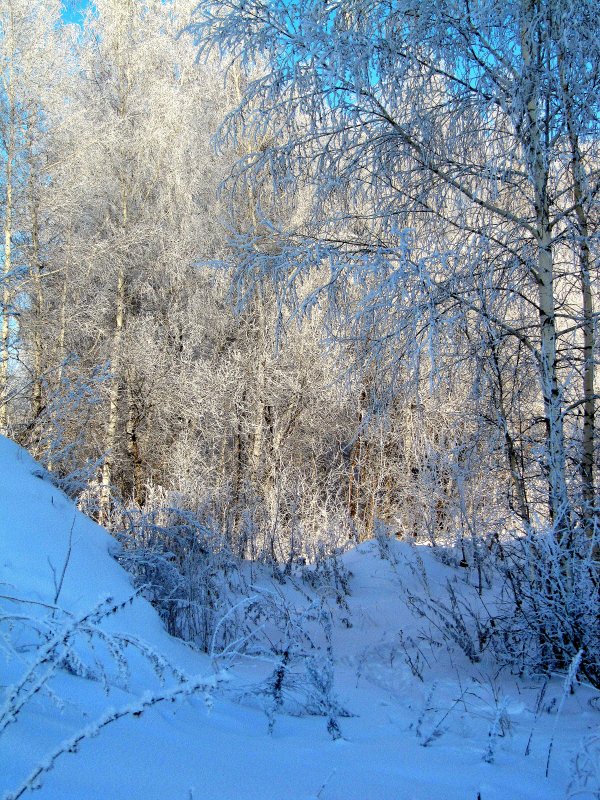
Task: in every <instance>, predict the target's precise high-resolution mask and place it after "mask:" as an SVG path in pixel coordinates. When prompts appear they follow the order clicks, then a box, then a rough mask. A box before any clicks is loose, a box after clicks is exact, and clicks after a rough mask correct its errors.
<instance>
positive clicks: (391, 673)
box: [0, 439, 600, 800]
mask: <svg viewBox="0 0 600 800" xmlns="http://www.w3.org/2000/svg"><path fill="white" fill-rule="evenodd" d="M0 474H1V475H2V480H1V481H0V595H1V598H0V709H1V710H0V796H3V795H6V796H10V795H11V793H13V792H15V790H17V789H18V788H19V787H20V786H21V785H22V784H23V782H24V781H25V779H26V778H27V776H28V775H30V774H31V773H32V771H34V770H35V768H36V766H37V765H40V764H42V765H47V766H48V768H47V769H46V768H44V769H43V770H42V772H41V776H40V778H41V786H40V788H39V789H38V791H36V793H35V794H36V796H38V797H39V798H40V800H43V798H56V799H57V800H58V798H60V800H70V799H72V798H80V799H85V800H93V799H94V798H99V799H100V798H101V799H102V800H117V799H118V798H127V800H137V799H138V798H139V800H142V798H143V800H178V799H179V798H180V799H181V800H191V799H194V800H200V799H201V800H235V799H236V798H240V800H251V799H252V800H254V799H255V800H315V798H319V800H411V799H413V798H414V800H477V798H480V800H520V799H522V800H526V799H527V800H531V799H532V798H540V800H552V798H564V797H567V796H569V795H570V794H571V795H572V796H574V797H577V798H593V797H598V796H599V795H598V793H597V792H598V787H597V786H596V787H595V788H594V787H593V785H592V784H590V785H589V787H588V789H587V790H586V791H579V790H580V789H581V783H577V782H575V783H572V777H573V766H572V764H573V758H574V756H575V755H576V754H577V752H579V751H580V749H581V742H582V740H583V739H584V737H586V736H589V734H590V733H591V732H592V731H594V730H597V729H598V725H599V723H600V702H599V695H598V692H596V691H594V690H593V689H591V688H589V687H586V686H577V687H576V689H575V692H574V693H573V694H567V695H564V692H563V680H562V679H561V678H560V676H557V677H556V678H555V679H552V680H551V681H549V682H546V681H544V680H542V679H536V678H531V677H529V678H519V677H516V676H513V675H511V674H510V673H509V672H508V671H502V672H500V674H498V669H497V667H496V666H495V665H494V664H493V663H491V661H486V659H485V658H484V659H482V661H480V662H479V663H475V664H472V663H470V662H469V661H468V659H467V658H466V656H465V655H464V654H463V653H462V652H461V651H460V650H459V649H458V648H456V647H454V646H451V645H450V644H447V643H444V641H443V638H442V637H441V636H439V637H437V639H438V640H439V641H441V642H442V644H441V646H440V645H438V644H435V642H434V641H433V640H431V639H428V637H423V636H422V634H423V633H424V632H425V631H426V627H424V626H425V624H426V623H425V622H424V620H423V619H422V618H421V619H419V618H415V617H414V616H413V615H412V614H411V613H410V612H409V611H408V610H407V607H406V605H405V603H404V601H403V599H402V597H403V594H404V591H405V590H406V588H407V587H408V588H409V589H410V588H411V587H412V590H413V591H414V592H417V591H419V590H420V589H419V581H418V579H417V575H418V574H419V571H420V565H421V564H422V565H424V567H425V568H426V572H427V580H428V584H429V590H430V594H431V596H432V597H434V598H435V596H436V592H439V593H440V597H441V596H442V595H444V589H443V586H444V585H445V584H446V581H447V580H448V579H450V581H451V582H452V585H454V586H455V587H456V589H457V592H459V593H460V592H461V591H463V588H464V590H465V591H468V590H467V588H466V587H464V584H463V577H464V576H463V575H462V574H461V572H460V571H456V570H452V569H451V568H449V567H445V566H443V565H441V564H440V563H439V562H437V561H435V560H434V559H433V557H432V554H431V553H430V551H429V550H428V549H427V548H414V547H413V548H411V547H408V546H406V545H402V544H400V543H397V542H390V543H389V548H390V550H389V554H388V555H390V556H391V557H388V558H383V557H382V553H381V551H380V547H379V545H378V544H377V543H376V542H369V543H366V544H363V545H361V546H360V547H358V548H357V549H355V550H354V551H352V552H350V553H348V554H346V555H345V556H344V557H343V566H344V567H345V568H346V569H347V570H348V571H349V572H350V577H349V588H350V595H349V596H348V597H347V598H346V602H347V604H348V608H347V609H344V608H341V607H340V606H339V605H338V604H337V603H336V602H335V599H334V598H333V597H332V598H331V599H330V600H329V601H326V604H327V602H328V603H329V605H330V609H331V612H332V619H333V628H332V631H331V637H330V644H331V649H330V655H331V656H332V657H333V661H334V665H335V668H334V692H335V697H336V707H337V708H338V710H339V709H344V710H345V711H347V712H348V713H349V716H337V717H336V719H337V723H338V724H339V728H340V731H341V737H338V738H334V737H333V736H332V735H330V732H328V724H327V723H328V718H327V717H323V716H312V715H303V716H292V715H290V714H286V713H284V710H285V708H288V705H286V704H284V705H283V709H284V710H282V709H277V708H275V711H274V716H272V717H271V721H273V720H274V724H271V725H270V724H269V715H268V714H267V713H265V708H266V709H267V710H268V703H269V701H268V697H265V696H264V695H262V694H261V693H260V692H259V691H253V689H252V687H253V686H255V687H256V686H259V684H260V681H261V679H262V678H263V677H264V674H265V670H267V673H268V671H269V670H270V669H271V668H272V665H271V666H269V665H268V664H266V665H265V664H263V663H255V662H248V661H247V660H239V659H238V660H236V661H234V662H233V663H232V664H231V663H229V662H228V663H227V672H226V674H224V673H223V672H220V673H219V672H217V673H216V672H215V670H217V669H219V668H222V667H223V663H221V664H220V666H219V665H215V662H213V661H211V660H210V659H209V658H208V657H207V656H205V655H203V654H200V653H197V652H195V651H194V650H193V649H191V648H190V647H188V646H186V645H185V644H183V643H182V642H180V641H177V640H174V639H173V638H171V637H170V636H168V635H167V633H166V632H165V631H164V629H163V627H162V625H161V622H160V620H159V619H158V617H157V615H156V614H155V612H154V610H153V609H152V608H151V607H150V605H148V603H146V602H145V601H144V600H143V599H141V598H140V597H135V598H134V599H133V600H132V601H131V602H125V601H129V599H130V598H132V596H133V595H134V591H133V589H132V584H131V581H130V578H129V576H128V575H127V574H126V573H125V572H124V571H123V570H122V569H121V567H120V566H119V565H118V564H117V563H116V561H115V560H114V558H113V557H112V555H111V550H114V541H113V540H112V539H111V537H110V536H109V535H108V534H106V533H105V532H104V531H103V530H102V529H100V528H99V527H98V526H97V525H95V524H94V523H93V522H91V521H90V520H88V519H87V518H86V517H84V516H83V515H81V514H80V513H79V512H78V511H76V510H75V508H74V506H73V504H72V503H71V502H70V501H69V500H68V499H67V498H66V497H65V496H64V495H63V494H62V493H61V492H60V491H59V490H58V489H56V488H55V487H54V486H53V485H52V483H51V482H50V481H49V479H48V476H47V475H45V473H44V472H43V470H42V469H41V468H40V467H39V466H38V465H36V463H35V462H34V461H33V460H32V459H31V458H30V457H29V456H28V455H27V454H26V453H25V452H24V451H23V450H22V449H20V448H19V447H18V446H17V445H15V444H13V443H11V442H9V441H8V440H5V439H1V440H0ZM411 564H412V565H413V569H411V567H410V565H411ZM269 580H270V579H269V577H268V574H267V573H266V572H264V573H262V577H261V578H260V581H259V583H260V584H261V587H262V591H264V592H269V591H271V592H272V593H273V597H277V598H278V602H281V603H284V604H286V607H287V608H292V607H300V606H302V604H304V605H305V606H307V605H310V603H311V601H312V600H314V599H316V595H315V594H314V592H313V590H312V589H310V588H309V586H308V584H306V583H305V582H304V583H300V579H299V578H296V579H295V580H293V581H288V582H287V583H286V584H285V585H281V584H280V583H279V582H273V584H272V585H270V584H269ZM109 596H110V597H111V598H112V600H111V601H110V602H107V601H106V598H107V597H109ZM444 596H445V595H444ZM100 601H104V605H103V606H102V609H101V610H97V611H96V612H94V613H92V615H91V616H86V614H89V612H92V610H93V609H94V608H96V607H97V605H98V603H99V602H100ZM121 603H125V605H124V607H123V608H120V609H118V610H117V611H115V612H114V613H112V612H111V613H108V609H112V608H113V607H116V606H119V605H120V604H121ZM105 612H106V615H105ZM77 620H79V622H76V621H77ZM76 630H77V631H79V632H75V631H76ZM325 630H326V626H325V627H322V626H321V627H319V626H318V625H317V626H316V628H315V630H314V631H313V639H314V641H316V643H317V645H320V646H321V647H322V648H323V650H324V651H325V649H326V639H327V637H325V635H324V631H325ZM86 631H87V633H86ZM319 637H320V638H319ZM44 653H47V657H46V658H43V657H41V654H42V655H43V654H44ZM61 653H62V656H63V657H62V659H59V662H60V664H61V666H60V668H58V669H55V668H54V666H53V661H56V660H57V656H58V655H60V654H61ZM325 655H326V653H325ZM162 657H164V659H166V661H168V662H169V664H170V665H173V666H174V667H176V668H172V667H170V666H167V665H166V663H165V662H163V661H162V660H161V659H162ZM78 658H79V660H78ZM310 658H313V661H312V662H311V663H312V664H313V668H318V665H319V663H321V662H319V660H318V652H316V651H315V654H314V656H312V655H311V656H310ZM310 658H309V660H310ZM322 663H323V664H325V660H324V661H323V662H322ZM32 665H34V668H33V669H32ZM181 672H184V673H185V674H186V676H189V677H190V678H191V679H192V680H194V681H196V683H198V684H201V685H202V688H200V689H199V690H198V691H197V692H195V693H193V694H188V693H187V688H186V687H188V686H189V684H187V683H186V682H185V681H184V679H183V677H182V675H181ZM161 680H162V683H161ZM148 692H149V693H154V694H155V695H160V694H161V693H162V694H166V695H169V693H170V692H178V693H181V694H183V695H184V696H183V697H182V698H180V699H178V700H177V702H174V703H170V702H162V703H159V704H157V705H155V706H153V707H151V708H145V709H142V707H141V705H140V698H141V697H142V696H143V695H144V694H145V693H148ZM145 696H146V697H148V695H147V694H146V695H145ZM236 698H237V699H236ZM289 708H291V707H289ZM332 708H333V706H332ZM108 709H115V710H117V711H118V710H119V709H128V710H129V712H130V713H127V714H126V715H125V716H124V717H123V718H121V719H119V720H117V721H114V722H110V723H108V724H106V725H105V726H104V727H102V728H101V729H100V730H99V731H97V730H96V728H97V724H96V722H97V720H99V719H102V718H103V715H106V713H107V710H108ZM134 712H135V713H134ZM138 712H143V713H138ZM558 712H560V713H558ZM104 719H107V717H104ZM80 731H84V733H85V735H84V736H83V737H82V738H81V741H80V742H79V743H78V746H77V747H76V748H75V747H73V749H76V750H77V752H73V753H72V752H65V753H61V754H60V755H58V756H57V757H56V759H55V761H54V762H53V764H52V766H51V768H50V762H49V758H48V756H49V754H51V753H53V752H58V751H59V750H60V749H61V748H60V743H61V742H64V741H67V740H69V739H72V737H73V736H74V735H75V734H77V733H78V732H80ZM94 731H95V732H96V734H97V735H95V736H92V735H91V734H92V733H93V732H94ZM549 751H550V760H549V768H548V777H546V775H545V773H546V768H547V763H548V755H549ZM526 753H527V754H526ZM34 783H35V782H34ZM569 787H570V788H569ZM575 792H577V793H576V794H575ZM595 792H596V793H595ZM23 796H25V797H28V796H31V791H30V790H29V789H28V790H27V791H25V793H24V795H23Z"/></svg>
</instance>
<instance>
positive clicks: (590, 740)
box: [567, 728, 600, 800]
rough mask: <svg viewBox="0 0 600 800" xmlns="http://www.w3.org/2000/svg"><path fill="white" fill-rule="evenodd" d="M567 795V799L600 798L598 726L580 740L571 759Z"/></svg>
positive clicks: (599, 737) (599, 733)
mask: <svg viewBox="0 0 600 800" xmlns="http://www.w3.org/2000/svg"><path fill="white" fill-rule="evenodd" d="M567 797H568V798H569V800H571V798H573V800H574V799H575V798H580V799H581V800H598V798H600V728H598V729H597V730H595V731H594V732H593V733H592V734H590V735H589V736H586V738H585V739H584V740H583V742H582V746H581V750H580V751H579V753H577V755H576V756H575V759H574V761H573V777H572V779H571V784H570V786H569V792H568V795H567Z"/></svg>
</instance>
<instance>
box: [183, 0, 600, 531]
mask: <svg viewBox="0 0 600 800" xmlns="http://www.w3.org/2000/svg"><path fill="white" fill-rule="evenodd" d="M596 11H597V5H596V3H594V2H586V3H583V4H581V3H577V4H575V3H572V2H570V1H569V0H515V2H509V3H504V2H503V3H498V2H495V1H494V0H489V1H487V0H482V1H481V2H476V3H463V2H460V1H455V0H451V1H449V2H442V3H439V2H435V3H434V2H431V3H429V2H418V3H416V2H413V0H398V1H395V2H392V3H388V2H381V3H379V2H377V3H370V4H365V3H360V2H359V3H354V2H353V3H348V4H346V3H341V4H334V5H332V4H330V3H327V2H322V0H314V2H309V3H294V2H292V3H288V2H287V1H286V2H283V1H282V2H269V3H263V2H259V0H256V2H249V3H248V2H243V3H242V2H239V3H238V2H232V3H219V2H205V3H203V4H201V6H200V8H199V10H198V17H197V23H196V24H195V25H194V26H193V27H192V29H193V30H194V31H195V32H196V33H197V34H198V36H199V40H200V41H201V44H202V46H203V47H204V48H205V49H210V48H211V47H216V48H219V50H220V51H221V52H225V53H229V54H231V56H232V57H233V58H234V59H237V60H238V61H239V62H240V63H241V64H242V66H244V67H246V68H247V69H248V68H250V69H254V68H258V69H260V70H261V72H260V74H259V75H258V77H254V78H253V79H252V80H251V81H250V83H249V85H248V89H247V91H246V94H245V98H244V100H243V101H242V103H241V104H240V107H239V109H238V111H237V112H236V114H235V115H234V116H233V118H232V124H231V126H230V128H229V130H230V132H231V135H232V136H234V137H235V136H236V135H239V131H240V126H241V129H242V131H246V132H247V131H248V129H250V130H252V131H253V132H254V135H255V136H256V137H257V141H259V140H260V141H261V142H267V143H266V144H263V146H262V147H261V148H260V149H259V150H258V149H257V150H256V151H255V152H254V154H253V155H252V156H251V157H247V158H245V159H244V161H243V162H241V164H240V166H239V168H238V170H237V174H236V180H237V182H240V181H244V180H246V181H248V182H250V183H252V182H256V181H257V180H258V179H264V175H265V174H266V173H268V174H270V175H272V176H273V179H274V180H275V181H276V182H278V185H279V187H280V190H281V191H284V190H285V191H286V192H287V193H288V194H290V193H293V192H299V191H300V187H301V186H305V185H306V184H309V185H310V186H311V187H312V189H313V191H314V194H313V197H314V200H313V202H312V208H311V214H310V215H309V218H308V224H306V220H304V221H303V222H301V223H300V224H298V225H297V226H295V227H291V228H289V229H288V230H287V231H286V234H287V247H284V248H281V249H280V251H279V253H272V254H269V255H268V256H264V255H263V256H261V257H260V258H256V257H255V254H254V253H253V252H252V248H251V247H250V246H249V245H248V246H246V247H243V248H242V252H243V255H244V262H243V269H244V273H245V275H246V276H249V275H252V274H255V273H256V272H257V271H259V272H262V273H267V272H268V273H270V274H271V275H272V276H273V279H274V281H275V282H276V283H277V284H278V286H279V288H280V289H281V291H282V292H285V293H287V295H288V296H289V295H290V293H291V291H292V290H291V286H292V285H293V282H294V278H295V277H297V276H299V275H304V274H305V273H306V271H308V270H310V269H314V268H316V267H318V268H322V267H323V265H327V267H328V270H329V275H328V278H327V281H326V282H325V283H324V284H323V288H324V289H327V290H328V293H329V297H330V299H331V298H333V299H334V300H335V301H336V307H337V308H340V307H344V308H345V319H344V322H345V323H347V325H346V327H345V332H344V335H346V336H347V335H348V327H349V328H350V329H351V330H350V333H351V335H353V336H359V337H361V338H362V340H363V341H365V342H368V344H369V347H368V352H369V354H375V355H376V356H377V358H378V360H379V362H380V363H382V361H385V360H386V359H387V363H388V364H389V365H391V368H390V374H391V375H392V377H393V372H394V365H397V364H398V363H399V359H400V358H401V354H402V355H409V356H411V357H412V358H413V363H415V364H416V363H419V360H420V359H421V357H422V355H423V353H427V356H428V357H429V358H430V360H431V364H432V369H433V370H434V371H435V369H436V366H435V363H434V362H438V363H439V362H440V361H441V358H440V356H441V353H440V347H441V346H442V345H443V343H444V341H446V340H447V336H448V335H449V336H450V338H451V339H455V338H456V336H458V335H459V333H460V331H461V327H462V332H463V333H466V334H467V335H469V334H470V333H472V332H473V331H474V325H475V327H476V328H477V329H478V330H477V334H478V337H479V339H478V343H477V344H476V345H474V349H475V350H478V351H479V353H481V351H483V350H484V349H485V348H486V347H488V348H489V347H491V348H492V349H493V348H494V347H495V348H498V347H499V346H502V348H503V351H504V353H505V354H508V347H504V345H503V344H502V343H503V342H505V341H506V342H511V344H510V347H511V348H512V350H513V353H515V348H516V350H518V351H519V352H522V353H524V354H525V358H526V360H527V361H528V362H529V364H530V366H531V369H532V370H533V371H534V374H535V376H536V381H537V387H538V393H537V397H536V398H533V399H532V402H531V404H530V405H529V407H528V408H527V410H526V412H525V413H526V415H527V418H528V419H527V420H526V421H525V422H524V424H525V427H527V428H528V429H529V430H530V431H531V430H532V426H533V428H535V429H536V430H535V431H533V433H532V435H531V440H532V442H531V448H532V455H533V457H534V458H536V457H537V455H536V447H541V448H542V452H543V474H542V475H540V474H538V475H537V476H536V475H535V474H534V472H535V466H534V465H533V462H530V464H529V466H528V469H529V471H528V472H527V471H526V476H527V477H528V478H530V479H531V486H532V487H533V486H534V487H535V491H539V490H540V488H541V486H542V484H543V483H545V485H546V492H545V494H546V500H545V502H547V506H546V507H547V509H548V512H549V517H550V519H551V520H552V522H553V525H554V527H555V529H556V531H557V533H558V535H559V537H563V536H564V537H566V538H568V537H569V536H570V531H571V530H572V527H573V525H574V524H575V517H574V516H573V507H574V503H575V504H576V505H577V507H578V508H581V509H582V514H583V517H584V518H589V515H591V514H593V513H594V503H593V497H594V489H593V458H592V455H591V454H592V452H593V448H594V442H593V439H594V433H593V429H594V422H593V405H594V402H593V398H594V389H593V341H592V339H593V322H594V319H595V316H594V313H595V312H594V310H593V301H592V286H593V281H594V278H593V264H594V258H593V256H592V255H591V254H592V252H593V250H594V236H593V233H592V231H591V230H590V229H589V227H588V225H589V223H590V221H591V219H592V217H593V213H591V209H592V208H593V206H594V197H595V192H596V188H595V187H596V183H597V179H598V175H597V157H596V156H597V154H596V150H597V141H598V130H597V90H598V73H597V69H596V67H595V64H596V63H597V46H598V44H597V41H598V36H597V35H596V34H597V33H598V30H597V25H598V23H597V14H596ZM575 109H576V111H575ZM246 111H248V112H249V113H246ZM250 112H251V113H250ZM245 135H248V134H247V133H246V134H245ZM259 176H263V177H262V178H259ZM278 176H280V177H278ZM572 249H574V250H575V251H576V252H575V254H573V252H572ZM357 284H359V285H360V286H361V287H362V291H361V292H360V293H358V294H357V293H356V292H354V293H352V291H349V289H348V287H349V286H350V288H351V289H352V288H353V287H355V286H356V285H357ZM474 321H475V323H474ZM466 327H469V328H470V330H469V331H467V330H466ZM482 337H484V338H483V339H482ZM390 354H391V357H390ZM492 359H493V354H492ZM511 362H512V368H513V369H516V368H518V365H517V362H516V361H515V360H514V356H513V358H512V359H511ZM489 372H490V371H489V370H488V373H489ZM576 375H579V376H580V378H579V379H576V377H575V376H576ZM579 380H580V381H581V383H579V382H578V381H579ZM505 385H506V384H505ZM581 412H583V413H581ZM574 414H581V424H580V423H579V419H578V418H576V417H575V416H574ZM513 424H514V420H513V419H509V418H508V416H507V415H505V416H504V419H503V420H502V421H501V425H506V426H508V429H507V430H508V436H509V438H510V440H511V441H512V442H513V443H514V442H515V441H516V439H517V438H518V437H516V436H515V435H514V432H513V431H511V426H512V425H513ZM582 439H583V444H582ZM519 457H520V456H519ZM511 458H512V455H511V453H510V447H509V446H508V440H507V460H508V462H509V463H510V459H511ZM573 458H574V460H575V461H576V462H578V463H579V464H580V465H581V468H580V470H579V481H578V486H579V487H580V489H577V488H576V483H574V481H577V475H576V473H575V472H573V471H572V470H571V469H570V463H572V459H573ZM513 466H514V464H513ZM511 471H514V470H511ZM521 481H522V475H521V474H515V482H516V485H520V482H521ZM581 497H583V498H585V503H584V505H583V506H582V505H581V504H580V503H579V501H580V499H581ZM535 499H536V507H537V510H538V512H540V511H542V510H543V505H544V503H543V502H542V500H543V497H542V496H541V495H539V494H538V495H537V497H536V498H535ZM521 505H522V504H521ZM521 513H522V515H523V514H524V513H525V512H524V509H522V512H521Z"/></svg>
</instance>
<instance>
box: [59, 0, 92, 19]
mask: <svg viewBox="0 0 600 800" xmlns="http://www.w3.org/2000/svg"><path fill="white" fill-rule="evenodd" d="M63 3H64V11H63V19H64V21H65V22H81V20H82V18H83V15H84V14H85V12H86V9H87V8H88V6H89V4H90V0H63Z"/></svg>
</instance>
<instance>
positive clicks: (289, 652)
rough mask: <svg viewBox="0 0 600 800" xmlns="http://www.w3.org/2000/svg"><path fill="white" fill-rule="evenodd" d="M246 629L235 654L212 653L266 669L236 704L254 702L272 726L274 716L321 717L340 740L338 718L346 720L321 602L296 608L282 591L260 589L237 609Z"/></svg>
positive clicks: (231, 647)
mask: <svg viewBox="0 0 600 800" xmlns="http://www.w3.org/2000/svg"><path fill="white" fill-rule="evenodd" d="M242 608H243V614H244V619H245V623H244V624H242V623H240V625H239V627H240V628H242V627H243V626H244V625H245V627H246V631H245V635H244V636H242V637H240V640H239V642H238V643H237V646H238V648H239V649H238V653H237V654H236V653H235V652H234V645H229V646H228V647H227V648H225V650H224V651H223V652H221V653H216V652H215V653H213V657H214V658H215V660H216V661H217V663H218V665H219V666H220V665H221V663H222V661H223V659H224V658H226V659H231V658H232V656H233V655H240V654H242V653H243V655H244V656H245V657H246V658H250V659H256V660H258V661H259V662H261V663H265V664H267V665H269V671H268V673H267V674H266V676H265V677H264V678H263V679H262V680H260V681H258V682H253V683H252V684H250V685H248V686H246V687H245V688H244V689H243V690H242V691H241V692H240V691H239V690H236V699H238V700H242V701H244V702H257V703H258V705H259V706H260V708H261V709H262V710H263V711H264V712H265V714H266V715H267V718H268V721H269V730H270V731H271V730H272V729H273V727H274V725H275V719H276V714H279V713H280V714H290V715H293V716H304V715H314V716H321V717H325V718H326V720H327V730H328V731H329V733H330V735H331V736H332V738H334V739H337V738H339V737H340V736H341V731H340V727H339V722H338V719H339V718H340V717H347V716H349V712H348V711H346V710H345V709H344V708H342V707H341V706H340V704H339V702H338V700H337V698H336V696H335V693H334V687H333V675H334V673H333V652H332V643H331V638H332V622H331V615H330V613H329V612H328V611H327V609H326V608H325V606H324V605H323V604H322V603H321V602H318V601H317V602H314V603H309V604H306V605H300V606H297V605H295V604H294V603H292V602H291V601H290V600H288V599H287V598H286V597H285V595H284V594H283V593H281V592H276V591H272V590H264V589H263V590H260V591H257V593H256V594H255V595H254V596H253V597H251V598H249V599H248V601H247V603H245V604H242V603H240V604H238V608H236V609H235V610H236V611H238V612H240V613H241V612H242Z"/></svg>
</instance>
